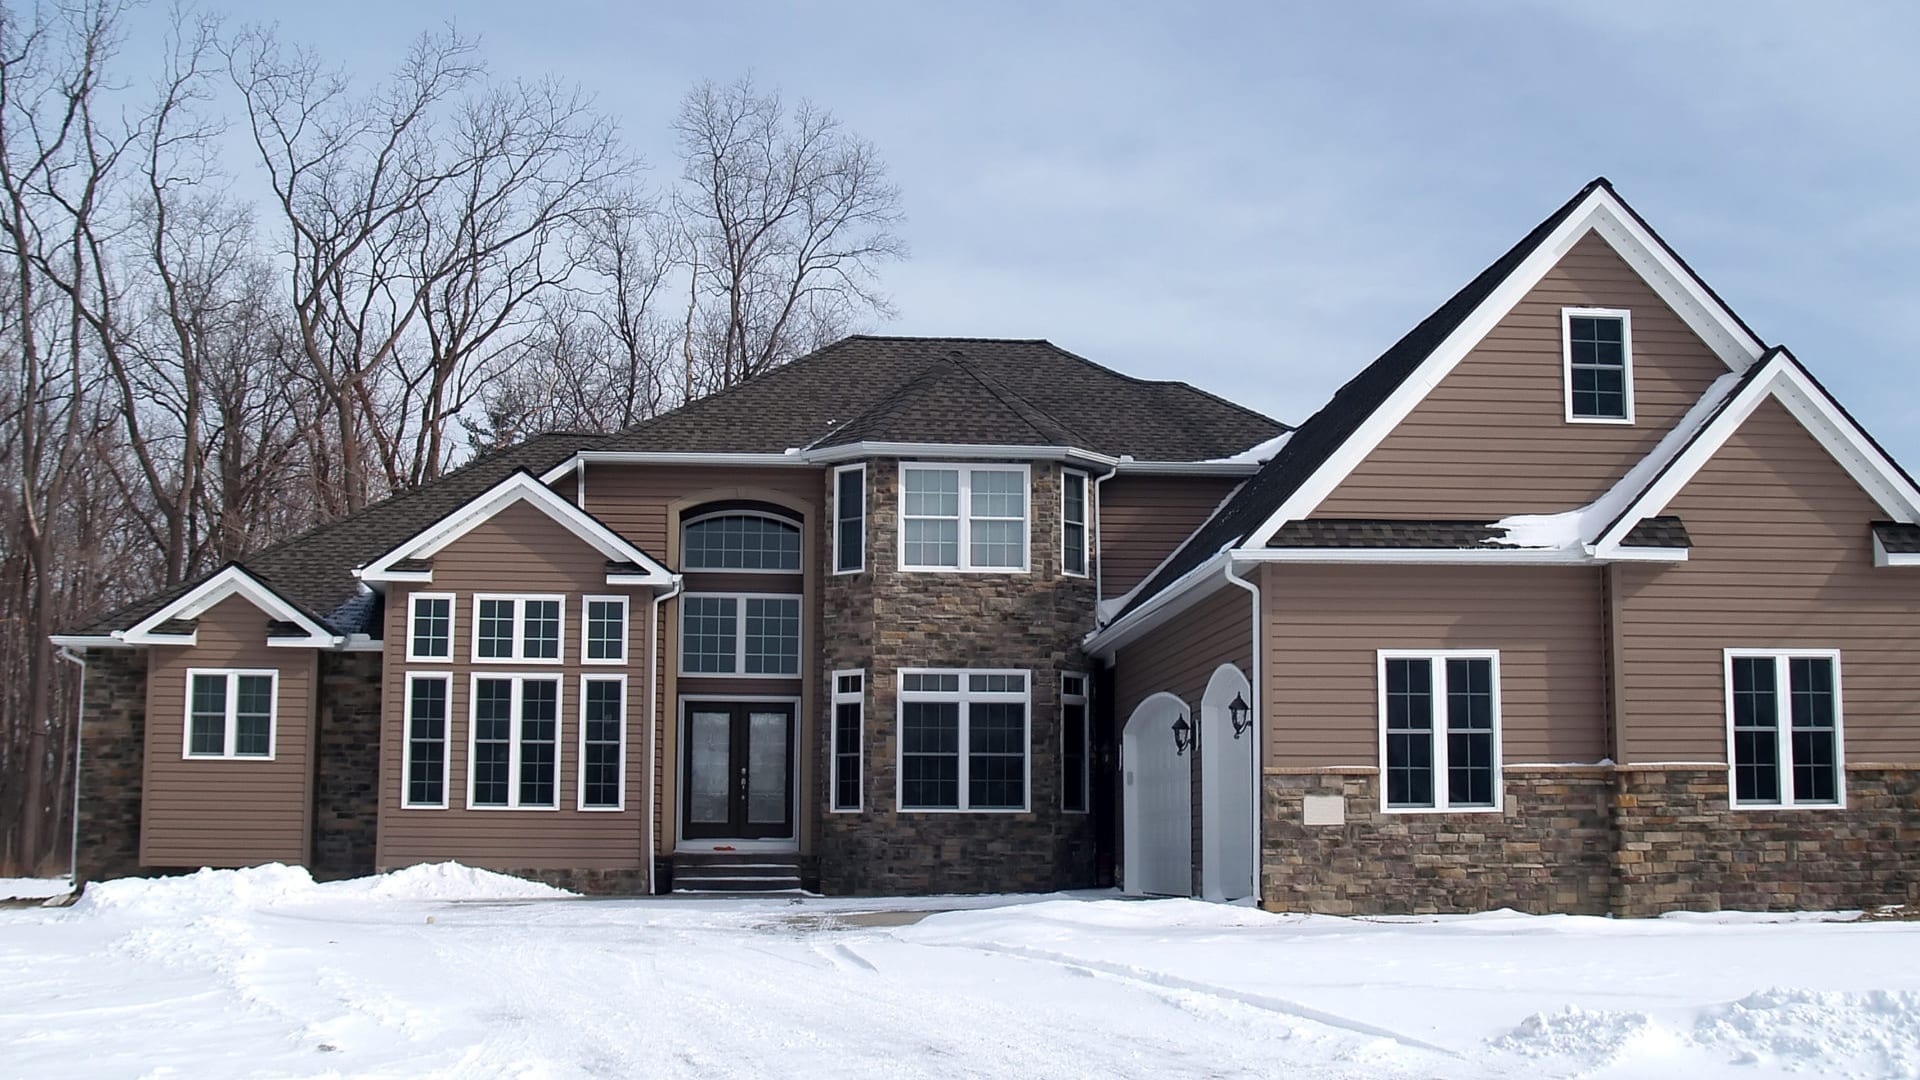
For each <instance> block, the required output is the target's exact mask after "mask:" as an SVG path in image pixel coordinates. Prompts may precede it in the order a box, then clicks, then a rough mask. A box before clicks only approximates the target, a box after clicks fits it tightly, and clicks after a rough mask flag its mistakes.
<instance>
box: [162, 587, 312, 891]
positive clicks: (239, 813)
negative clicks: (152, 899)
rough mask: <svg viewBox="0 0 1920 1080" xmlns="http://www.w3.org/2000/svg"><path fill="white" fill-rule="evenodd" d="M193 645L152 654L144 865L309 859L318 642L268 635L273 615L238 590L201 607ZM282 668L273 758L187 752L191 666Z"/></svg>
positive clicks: (236, 864) (236, 863) (241, 863)
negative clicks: (295, 642)
mask: <svg viewBox="0 0 1920 1080" xmlns="http://www.w3.org/2000/svg"><path fill="white" fill-rule="evenodd" d="M197 633H198V636H197V638H196V644H195V645H194V646H193V647H191V648H186V647H178V646H171V645H165V646H155V647H153V648H152V650H151V657H150V659H149V661H148V664H149V666H148V669H147V670H148V677H147V735H146V755H145V759H146V763H145V766H144V779H143V781H142V783H143V785H144V787H143V791H144V793H145V794H144V796H143V798H142V801H141V808H140V809H141V825H140V863H141V865H143V866H163V867H190V866H251V865H255V864H258V863H267V862H286V863H305V862H306V861H307V857H308V851H309V849H310V847H311V837H312V831H311V830H312V818H311V815H310V814H309V812H308V808H309V806H310V805H311V804H312V801H313V788H312V778H313V758H312V753H311V747H312V745H313V717H314V708H313V697H314V671H315V655H314V651H313V650H312V649H292V648H272V647H269V646H268V645H267V615H266V613H265V612H263V611H261V610H260V609H259V608H256V607H254V606H253V604H251V603H250V602H248V601H247V600H245V599H244V598H241V597H238V596H233V597H229V598H227V599H226V600H223V601H221V602H220V603H218V604H216V605H214V606H213V608H211V609H210V610H208V611H207V612H206V613H205V614H203V615H202V616H200V620H199V625H198V630H197ZM194 668H253V669H266V668H273V669H277V670H278V671H279V673H280V678H279V685H278V687H277V689H276V692H275V702H274V710H275V711H274V744H273V760H271V761H260V760H251V759H247V758H238V759H218V760H214V759H205V758H188V757H186V756H185V738H186V712H187V671H188V670H189V669H194Z"/></svg>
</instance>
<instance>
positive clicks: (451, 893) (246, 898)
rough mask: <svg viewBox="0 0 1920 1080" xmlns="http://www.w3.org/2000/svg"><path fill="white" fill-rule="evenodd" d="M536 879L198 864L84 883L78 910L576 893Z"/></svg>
mask: <svg viewBox="0 0 1920 1080" xmlns="http://www.w3.org/2000/svg"><path fill="white" fill-rule="evenodd" d="M574 895H576V894H575V893H570V892H568V891H566V890H565V889H556V888H554V887H553V886H551V885H543V884H541V883H539V882H537V881H527V880H525V879H523V878H517V877H511V876H509V875H506V874H496V873H494V872H493V871H491V870H477V869H474V868H473V867H471V866H462V865H461V864H459V863H456V862H443V863H423V864H421V865H418V866H409V867H407V868H406V869H404V870H395V871H393V872H391V873H386V874H377V875H375V876H373V877H364V878H354V879H352V880H349V881H334V882H328V883H325V884H320V883H317V882H315V881H314V880H313V875H311V874H309V873H307V871H306V869H305V868H303V867H298V866H286V865H283V864H281V863H270V864H268V865H266V866H250V867H248V868H246V869H244V870H212V869H201V870H198V871H195V872H194V873H191V874H185V875H182V876H179V877H162V878H120V879H118V880H115V881H103V882H98V883H96V884H93V885H89V886H87V891H86V893H85V894H84V895H83V896H82V897H81V898H80V902H79V903H78V904H76V905H75V908H76V909H77V910H81V911H87V910H93V911H126V912H130V913H134V914H153V915H158V914H165V913H168V912H178V911H210V910H237V909H249V908H264V907H273V906H275V905H279V904H303V903H304V904H311V903H320V902H323V901H327V900H332V899H359V900H382V901H394V900H552V899H560V898H564V897H569V896H574Z"/></svg>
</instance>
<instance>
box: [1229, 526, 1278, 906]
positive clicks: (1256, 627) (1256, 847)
mask: <svg viewBox="0 0 1920 1080" xmlns="http://www.w3.org/2000/svg"><path fill="white" fill-rule="evenodd" d="M1221 573H1222V574H1224V575H1225V576H1226V579H1227V580H1228V581H1231V582H1233V583H1234V584H1235V585H1238V586H1240V587H1241V588H1243V589H1245V590H1247V592H1248V593H1250V594H1252V596H1253V619H1252V623H1253V677H1252V679H1251V680H1250V681H1251V682H1252V684H1253V700H1252V701H1250V702H1248V704H1249V705H1252V706H1253V776H1252V777H1251V778H1250V779H1251V781H1252V783H1253V902H1254V905H1255V906H1258V905H1259V904H1260V899H1261V898H1260V882H1261V878H1262V876H1263V875H1262V873H1261V870H1262V866H1261V862H1260V857H1261V854H1262V852H1263V845H1262V843H1261V836H1260V833H1261V809H1262V797H1263V796H1264V795H1265V794H1266V792H1265V790H1264V788H1265V785H1264V784H1262V783H1261V782H1260V778H1261V776H1262V775H1264V773H1265V768H1266V759H1267V748H1266V744H1265V743H1264V742H1263V741H1261V734H1260V732H1261V725H1260V721H1261V714H1262V713H1264V712H1266V710H1265V709H1264V708H1262V707H1261V692H1260V586H1258V585H1256V584H1254V583H1253V582H1251V581H1248V580H1247V579H1246V578H1243V577H1236V576H1234V573H1233V555H1232V554H1231V553H1229V554H1228V555H1227V564H1226V566H1225V568H1224V569H1223V570H1222V571H1221Z"/></svg>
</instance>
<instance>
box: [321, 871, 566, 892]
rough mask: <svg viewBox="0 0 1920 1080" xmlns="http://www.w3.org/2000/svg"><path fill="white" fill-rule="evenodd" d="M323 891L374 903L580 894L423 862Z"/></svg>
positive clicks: (539, 884)
mask: <svg viewBox="0 0 1920 1080" xmlns="http://www.w3.org/2000/svg"><path fill="white" fill-rule="evenodd" d="M320 888H322V889H324V890H326V891H327V892H330V893H332V894H334V895H347V896H358V897H366V898H367V899H370V900H558V899H562V898H565V897H569V896H578V895H579V894H578V893H573V892H568V891H567V890H565V889H559V888H555V887H554V886H552V885H544V884H541V883H540V882H538V881H528V880H526V879H525V878H517V877H512V876H510V875H507V874H496V873H494V872H493V871H491V870H478V869H475V868H474V867H471V866H462V865H461V864H459V863H457V862H440V863H421V864H419V865H417V866H409V867H407V868H406V869H404V870H395V871H393V872H392V873H387V874H378V875H376V876H374V877H366V878H354V879H353V880H351V881H336V882H333V883H332V884H329V885H322V886H320Z"/></svg>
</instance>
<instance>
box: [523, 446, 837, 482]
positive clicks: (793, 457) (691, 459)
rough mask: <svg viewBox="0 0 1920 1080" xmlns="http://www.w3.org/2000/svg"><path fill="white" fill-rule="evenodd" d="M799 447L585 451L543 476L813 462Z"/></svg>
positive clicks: (792, 464)
mask: <svg viewBox="0 0 1920 1080" xmlns="http://www.w3.org/2000/svg"><path fill="white" fill-rule="evenodd" d="M812 464H813V462H811V461H809V460H807V458H806V457H805V455H803V454H802V453H801V452H800V451H798V450H790V451H787V452H786V453H781V454H721V453H713V454H709V453H696V452H691V451H664V450H582V451H580V452H579V453H577V454H575V455H573V457H571V458H569V459H568V460H566V461H564V462H562V463H560V464H559V465H555V466H554V467H553V468H551V469H549V470H547V472H546V474H545V475H543V476H542V477H541V480H542V481H543V482H545V483H549V484H550V483H552V482H553V481H554V480H557V479H559V478H560V477H562V476H565V475H567V474H568V473H570V472H572V471H573V470H574V468H575V466H576V465H752V466H781V465H784V466H790V467H793V466H803V465H812Z"/></svg>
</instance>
